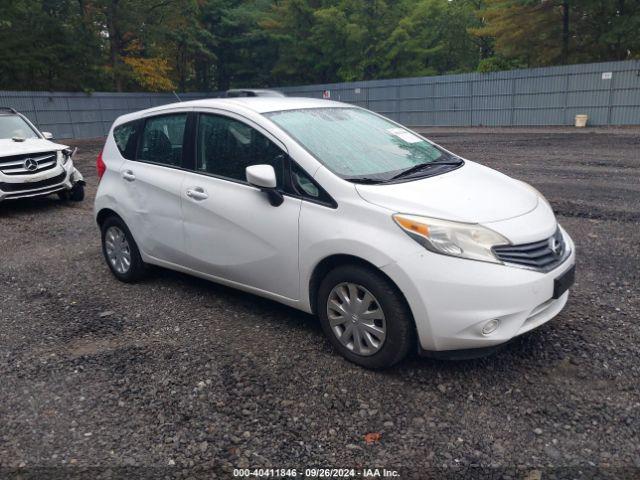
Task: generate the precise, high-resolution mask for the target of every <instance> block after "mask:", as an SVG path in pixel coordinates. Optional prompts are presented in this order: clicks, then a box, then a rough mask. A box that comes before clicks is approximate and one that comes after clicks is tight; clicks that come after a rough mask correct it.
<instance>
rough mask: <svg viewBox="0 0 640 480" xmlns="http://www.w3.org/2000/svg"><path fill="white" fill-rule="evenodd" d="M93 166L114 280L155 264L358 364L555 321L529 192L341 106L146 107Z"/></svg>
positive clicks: (206, 103) (564, 242)
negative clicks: (289, 318)
mask: <svg viewBox="0 0 640 480" xmlns="http://www.w3.org/2000/svg"><path fill="white" fill-rule="evenodd" d="M97 163H98V172H99V176H100V177H101V182H100V186H99V189H98V193H97V197H96V203H95V215H96V220H97V222H98V225H99V226H100V229H101V231H102V245H103V252H104V256H105V259H106V262H107V264H108V265H109V267H110V269H111V270H112V272H113V274H114V275H115V276H116V277H117V278H118V279H120V280H122V281H125V282H131V281H135V280H138V279H139V278H141V276H142V275H143V274H144V272H145V265H146V264H154V265H159V266H162V267H166V268H170V269H173V270H178V271H181V272H186V273H189V274H192V275H196V276H199V277H203V278H206V279H210V280H213V281H215V282H219V283H222V284H225V285H230V286H232V287H236V288H239V289H242V290H245V291H248V292H251V293H255V294H257V295H261V296H264V297H267V298H271V299H273V300H276V301H278V302H281V303H284V304H286V305H289V306H292V307H295V308H298V309H300V310H304V311H306V312H312V313H315V314H317V315H318V317H319V318H320V321H321V323H322V327H323V329H324V331H325V333H326V335H327V336H328V338H329V339H330V341H331V343H332V344H333V346H334V347H335V348H336V349H337V350H338V351H340V353H342V355H344V356H345V357H346V358H347V359H349V360H351V361H353V362H355V363H358V364H360V365H363V366H365V367H369V368H382V367H388V366H390V365H392V364H394V363H396V362H398V361H399V360H401V359H402V358H403V357H404V356H405V355H406V354H407V353H408V352H409V351H410V350H412V349H414V348H417V349H418V350H419V351H420V352H422V353H426V354H432V355H440V356H448V357H455V356H463V355H464V356H477V355H480V354H482V353H486V352H487V351H492V350H495V348H496V346H498V345H500V344H503V343H505V342H507V341H508V340H510V339H512V338H514V337H516V336H518V335H521V334H523V333H525V332H527V331H529V330H531V329H533V328H536V327H538V326H540V325H541V324H543V323H545V322H547V321H548V320H550V319H551V318H553V317H554V316H555V315H557V314H558V313H559V312H560V310H562V308H563V307H564V305H565V304H566V303H567V297H568V295H569V293H568V288H569V287H570V285H571V284H572V282H573V278H574V263H575V253H574V244H573V242H572V240H571V238H569V235H567V233H566V232H565V231H564V230H563V229H562V227H561V226H560V225H558V222H557V221H556V219H555V216H554V214H553V211H552V210H551V207H550V206H549V204H548V203H547V202H546V200H545V199H544V198H543V197H542V196H541V195H540V193H538V192H537V191H536V190H535V189H534V188H532V187H530V186H529V185H527V184H525V183H523V182H520V181H518V180H515V179H512V178H509V177H507V176H506V175H503V174H501V173H498V172H496V171H495V170H492V169H490V168H487V167H484V166H482V165H479V164H477V163H474V162H471V161H468V160H464V159H462V158H460V157H459V156H457V155H455V154H453V153H451V152H449V151H447V150H445V149H443V148H441V147H439V146H437V145H435V144H433V143H431V142H430V141H428V140H427V139H425V138H423V137H421V136H419V135H417V134H415V133H413V132H411V131H409V130H407V129H405V128H404V127H402V126H401V125H399V124H397V123H394V122H392V121H390V120H388V119H386V118H384V117H381V116H379V115H377V114H375V113H372V112H369V111H367V110H364V109H362V108H357V107H354V106H351V105H346V104H342V103H338V102H332V101H326V100H316V99H307V98H266V97H265V98H233V99H212V100H198V101H193V102H185V103H178V104H173V105H166V106H163V107H158V108H152V109H150V110H144V111H142V112H137V113H133V114H129V115H124V116H122V117H120V118H118V119H117V120H116V122H115V123H114V125H113V127H112V129H111V131H110V133H109V137H108V139H107V141H106V144H105V146H104V150H103V152H102V153H101V155H100V156H99V158H98V161H97Z"/></svg>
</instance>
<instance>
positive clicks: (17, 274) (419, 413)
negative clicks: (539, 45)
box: [0, 129, 640, 479]
mask: <svg viewBox="0 0 640 480" xmlns="http://www.w3.org/2000/svg"><path fill="white" fill-rule="evenodd" d="M428 133H429V136H430V137H431V138H433V139H434V140H436V141H438V142H440V143H442V144H443V145H445V146H446V147H448V148H450V149H451V150H453V151H455V152H457V153H459V154H461V155H463V156H466V157H468V158H471V159H475V160H478V161H480V162H482V163H484V164H486V165H489V166H491V167H494V168H497V169H498V170H501V171H503V172H505V173H508V174H510V175H512V176H515V177H517V178H520V179H523V180H525V181H528V182H530V183H531V184H533V185H534V186H535V187H537V188H538V189H539V190H541V191H542V192H543V193H544V194H545V195H546V196H547V198H548V199H549V200H550V201H551V203H552V204H553V206H554V208H555V209H556V211H557V214H558V218H559V220H560V222H561V223H562V224H563V225H564V227H565V228H566V229H567V230H568V231H569V233H570V234H571V235H572V236H573V238H574V239H575V241H576V244H577V248H578V256H579V270H578V279H577V284H576V285H575V288H574V289H573V290H572V294H571V297H570V301H569V304H568V306H567V307H566V309H565V310H564V311H563V312H562V313H561V314H560V315H559V316H558V317H557V318H556V319H555V320H553V321H551V322H549V323H548V324H546V325H545V326H543V327H541V328H540V329H538V330H536V331H534V332H532V333H530V334H528V335H525V336H524V337H522V338H520V339H518V340H516V341H515V342H513V343H512V344H510V345H509V346H508V347H507V348H506V349H505V350H503V351H502V352H500V353H498V354H496V355H494V356H492V357H489V358H485V359H481V360H474V361H464V362H447V361H436V360H430V359H422V358H411V359H409V360H407V361H405V362H403V363H402V364H400V365H398V366H397V367H395V368H393V369H391V370H388V371H385V372H382V373H375V372H370V371H366V370H363V369H361V368H359V367H356V366H354V365H352V364H350V363H347V362H346V361H345V360H343V359H342V358H341V357H340V356H338V355H337V354H336V353H333V352H332V351H331V348H330V346H329V344H328V342H327V341H326V340H325V339H324V337H323V335H322V331H321V329H320V326H319V324H318V322H317V321H316V320H315V319H314V318H313V317H311V316H309V315H306V314H303V313H301V312H298V311H295V310H292V309H289V308H287V307H283V306H281V305H279V304H276V303H273V302H271V301H268V300H263V299H260V298H258V297H255V296H252V295H249V294H245V293H240V292H237V291H234V290H231V289H229V288H225V287H222V286H218V285H215V284H212V283H209V282H206V281H202V280H198V279H194V278H190V277H188V276H185V275H182V274H177V273H173V272H169V271H165V270H157V271H156V272H155V273H154V274H153V275H152V276H151V277H150V278H149V279H148V280H146V281H144V282H143V283H140V284H137V285H125V284H122V283H119V282H118V281H116V280H115V279H114V278H113V277H112V275H111V274H110V273H109V271H108V269H107V267H106V265H105V264H104V262H103V259H102V257H101V252H100V245H99V237H98V230H97V228H96V226H95V225H94V222H93V219H92V203H93V202H92V199H93V196H94V194H95V190H96V182H97V178H96V175H95V168H94V160H95V157H96V155H97V152H98V150H99V148H100V142H95V141H94V142H91V141H84V142H73V143H74V144H77V145H78V146H79V148H80V151H79V158H78V161H77V163H78V164H79V167H80V168H81V170H82V171H83V173H84V174H85V175H86V177H87V181H88V187H87V189H88V198H87V200H86V201H85V202H84V203H82V204H66V205H65V204H62V203H60V202H59V201H58V200H57V198H55V197H51V198H47V199H39V200H31V201H21V202H14V203H4V204H2V205H0V267H1V268H0V289H1V291H2V295H1V296H0V326H1V328H0V378H1V379H2V387H1V388H0V467H2V468H0V477H1V476H3V474H4V475H9V474H12V475H15V474H16V472H19V471H23V472H27V473H28V472H31V473H33V472H40V474H42V472H44V470H37V469H36V470H31V469H30V468H34V467H38V468H51V469H52V470H50V471H49V473H50V475H53V473H55V472H57V473H59V474H60V475H63V476H68V475H71V474H72V473H74V472H77V473H81V472H85V473H86V472H90V473H88V475H89V476H97V474H98V472H100V471H102V470H103V469H105V468H108V467H124V468H123V469H121V470H116V472H120V473H122V472H129V473H126V474H125V476H129V477H132V476H139V475H142V474H143V473H146V474H148V473H149V472H152V476H163V475H166V476H169V475H170V476H174V475H184V476H189V475H193V476H197V475H198V474H202V475H204V476H207V477H208V478H214V477H216V476H217V477H218V478H229V477H230V476H231V473H230V472H231V471H232V469H233V467H249V466H250V467H278V468H281V467H286V468H298V469H301V468H304V467H386V468H388V469H398V470H399V471H400V473H401V475H402V478H428V477H430V476H455V475H469V474H470V472H476V473H478V474H480V473H481V472H483V473H482V474H483V475H485V474H487V471H488V472H489V474H491V473H492V472H493V474H496V472H498V471H499V472H501V473H500V475H507V474H508V475H511V476H512V477H513V478H531V479H533V478H539V475H540V474H542V475H543V477H544V478H546V477H545V475H547V473H548V472H550V471H551V470H549V469H550V468H559V469H556V470H553V472H555V473H554V475H558V476H568V477H572V478H577V477H583V476H584V475H587V474H590V475H593V476H598V477H601V476H605V475H607V476H610V477H612V478H613V477H622V476H633V475H640V444H639V441H638V439H639V438H640V421H639V420H638V418H640V395H639V392H640V387H639V379H640V347H639V345H640V328H639V324H638V322H639V318H640V315H639V314H640V299H639V298H640V297H639V295H638V293H639V292H638V281H639V279H640V273H639V264H640V254H639V249H638V245H639V244H640V229H639V228H638V223H639V221H640V131H639V130H637V129H615V130H614V129H612V130H586V131H575V130H567V129H546V130H536V129H533V130H516V129H500V130H492V129H475V130H472V129H456V130H454V129H430V130H428ZM372 432H374V433H380V434H381V436H380V438H379V440H378V441H374V442H373V443H372V444H367V443H366V442H365V441H364V435H365V434H367V433H372ZM71 466H72V467H71ZM476 466H481V467H486V468H494V469H500V470H469V469H470V468H473V467H476ZM61 467H62V468H61ZM85 467H100V469H95V470H83V468H85ZM134 467H144V468H142V469H138V470H127V469H126V468H134ZM445 467H446V468H445ZM434 468H440V469H442V468H445V469H444V470H434ZM15 469H18V470H15ZM624 469H626V470H624ZM52 472H53V473H52ZM91 472H92V473H91ZM132 472H135V474H133V473H132ZM112 473H113V471H112ZM636 478H637V477H636Z"/></svg>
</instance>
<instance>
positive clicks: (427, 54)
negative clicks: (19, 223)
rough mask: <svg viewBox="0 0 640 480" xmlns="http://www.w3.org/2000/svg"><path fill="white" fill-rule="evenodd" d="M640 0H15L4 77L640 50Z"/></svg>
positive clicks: (285, 78) (365, 74)
mask: <svg viewBox="0 0 640 480" xmlns="http://www.w3.org/2000/svg"><path fill="white" fill-rule="evenodd" d="M638 31H640V2H639V1H638V0H11V1H4V2H0V89H15V90H27V89H32V90H42V89H49V90H77V91H98V90H118V91H136V90H147V91H170V90H174V89H175V90H180V91H194V90H195V91H213V90H222V89H227V88H230V87H249V86H253V87H263V86H269V85H286V84H302V83H320V82H322V83H325V82H338V81H351V80H367V79H376V78H392V77H405V76H418V75H438V74H443V73H457V72H468V71H474V70H477V71H481V72H491V71H496V70H503V69H512V68H521V67H531V66H545V65H555V64H560V63H571V62H590V61H602V60H620V59H625V58H640V35H638V34H637V32H638Z"/></svg>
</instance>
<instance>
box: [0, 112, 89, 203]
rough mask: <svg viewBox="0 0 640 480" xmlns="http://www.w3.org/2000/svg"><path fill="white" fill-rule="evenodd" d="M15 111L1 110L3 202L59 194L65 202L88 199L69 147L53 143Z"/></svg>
mask: <svg viewBox="0 0 640 480" xmlns="http://www.w3.org/2000/svg"><path fill="white" fill-rule="evenodd" d="M52 138H53V136H52V135H51V133H49V132H40V131H39V130H38V129H37V128H36V127H35V126H34V125H33V124H32V123H31V122H30V121H29V120H28V119H27V118H26V117H25V116H24V115H22V114H20V113H18V112H16V111H15V110H14V109H13V108H6V107H0V202H2V201H4V200H12V199H17V198H27V197H40V196H45V195H50V194H52V193H57V194H58V196H59V197H60V198H61V199H62V200H71V201H76V202H79V201H82V200H83V199H84V185H85V182H84V178H83V177H82V174H81V173H80V172H79V171H78V170H77V169H76V168H75V167H74V166H73V155H74V153H75V150H71V149H70V148H69V147H67V146H66V145H60V144H58V143H54V142H52V141H51V139H52Z"/></svg>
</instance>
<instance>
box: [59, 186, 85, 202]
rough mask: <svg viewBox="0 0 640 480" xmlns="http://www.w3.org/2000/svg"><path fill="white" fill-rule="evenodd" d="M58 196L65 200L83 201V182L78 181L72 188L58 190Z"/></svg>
mask: <svg viewBox="0 0 640 480" xmlns="http://www.w3.org/2000/svg"><path fill="white" fill-rule="evenodd" d="M58 197H59V198H60V200H63V201H65V202H66V201H71V202H81V201H83V200H84V185H83V184H82V183H76V184H75V185H74V186H73V187H72V188H71V190H64V191H62V192H58Z"/></svg>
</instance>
